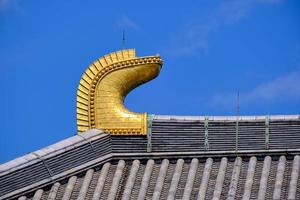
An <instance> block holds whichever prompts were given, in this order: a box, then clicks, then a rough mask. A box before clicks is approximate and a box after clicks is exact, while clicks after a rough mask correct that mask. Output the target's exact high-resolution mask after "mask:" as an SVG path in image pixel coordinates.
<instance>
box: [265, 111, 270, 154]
mask: <svg viewBox="0 0 300 200" xmlns="http://www.w3.org/2000/svg"><path fill="white" fill-rule="evenodd" d="M269 140H270V117H269V116H266V118H265V149H269Z"/></svg>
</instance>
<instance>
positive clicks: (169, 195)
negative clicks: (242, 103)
mask: <svg viewBox="0 0 300 200" xmlns="http://www.w3.org/2000/svg"><path fill="white" fill-rule="evenodd" d="M149 130H150V132H148V135H147V136H143V135H140V136H117V135H110V134H107V133H105V132H103V131H101V130H97V129H92V130H89V131H86V132H84V133H83V134H80V135H76V136H72V137H70V138H67V139H65V140H63V141H61V142H58V143H56V144H54V145H51V146H48V147H46V148H43V149H41V150H38V151H35V152H33V153H30V154H27V155H25V156H22V157H20V158H17V159H15V160H12V161H10V162H8V163H4V164H2V165H0V199H13V198H20V199H197V198H198V196H199V199H201V198H202V199H213V198H215V199H227V198H229V199H242V198H243V199H250V198H251V199H260V198H261V199H272V198H273V199H287V198H288V199H299V198H300V190H299V188H300V180H299V179H300V176H299V170H300V157H299V155H300V118H299V116H298V115H294V116H290V115H289V116H242V117H236V116H233V117H212V116H211V117H190V116H159V115H157V116H154V117H153V118H152V121H150V122H149Z"/></svg>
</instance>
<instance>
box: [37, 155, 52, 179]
mask: <svg viewBox="0 0 300 200" xmlns="http://www.w3.org/2000/svg"><path fill="white" fill-rule="evenodd" d="M32 154H33V155H35V156H36V157H38V159H39V160H41V161H42V162H43V164H44V166H45V168H46V169H47V171H48V174H49V175H50V178H51V177H52V176H53V174H52V172H51V170H50V168H49V167H48V165H47V163H46V161H45V160H44V159H43V158H42V157H41V156H40V155H39V154H37V153H35V152H32Z"/></svg>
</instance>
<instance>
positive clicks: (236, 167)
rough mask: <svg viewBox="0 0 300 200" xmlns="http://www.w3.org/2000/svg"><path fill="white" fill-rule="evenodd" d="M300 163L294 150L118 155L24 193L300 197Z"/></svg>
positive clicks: (121, 196)
mask: <svg viewBox="0 0 300 200" xmlns="http://www.w3.org/2000/svg"><path fill="white" fill-rule="evenodd" d="M299 166H300V156H299V155H296V156H288V157H286V156H284V155H281V156H279V157H278V156H273V157H270V156H265V157H262V156H252V157H235V158H234V157H222V158H207V159H205V158H193V159H192V160H191V159H177V160H176V159H163V160H153V159H148V160H134V161H127V162H125V161H124V160H119V161H118V162H107V163H105V164H104V165H103V166H102V167H101V169H100V167H99V168H98V167H96V168H91V169H89V170H87V171H86V172H84V173H81V174H78V175H76V176H72V177H70V178H69V179H68V180H64V181H60V182H56V183H54V184H52V185H50V186H47V187H46V188H43V189H38V190H37V191H36V192H35V193H34V194H33V196H32V197H30V198H28V199H36V200H37V199H54V198H56V199H124V200H125V199H197V198H198V199H227V198H228V199H242V198H244V199H249V198H251V199H295V198H296V199H299V198H300V193H299V192H300V188H299V184H298V187H297V181H299ZM295 183H296V184H295ZM21 199H26V198H25V197H22V198H21Z"/></svg>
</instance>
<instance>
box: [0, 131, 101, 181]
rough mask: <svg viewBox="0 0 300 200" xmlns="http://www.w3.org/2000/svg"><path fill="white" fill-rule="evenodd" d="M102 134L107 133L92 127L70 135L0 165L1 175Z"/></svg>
mask: <svg viewBox="0 0 300 200" xmlns="http://www.w3.org/2000/svg"><path fill="white" fill-rule="evenodd" d="M101 135H103V136H104V135H106V134H104V133H103V131H102V130H98V129H90V130H88V131H86V132H85V134H81V135H75V136H71V137H68V138H66V139H64V140H61V141H59V142H56V143H54V144H51V145H49V146H46V147H44V148H42V149H39V150H36V151H34V152H31V153H28V154H26V155H23V156H20V157H18V158H15V159H13V160H10V161H8V162H5V163H3V164H1V165H0V176H2V175H4V174H7V173H9V172H12V171H15V170H17V169H20V168H23V167H25V166H28V165H31V164H34V163H35V162H38V161H41V160H43V159H44V158H49V157H53V156H55V155H57V154H60V153H63V152H65V151H67V150H70V149H73V148H75V147H77V146H80V145H82V144H85V143H87V142H89V140H95V139H98V138H99V137H101Z"/></svg>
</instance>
